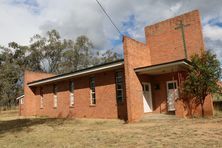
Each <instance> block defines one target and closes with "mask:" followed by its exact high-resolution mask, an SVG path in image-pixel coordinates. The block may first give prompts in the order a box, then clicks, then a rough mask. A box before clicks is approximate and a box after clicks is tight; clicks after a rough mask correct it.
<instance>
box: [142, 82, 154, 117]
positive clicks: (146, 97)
mask: <svg viewBox="0 0 222 148" xmlns="http://www.w3.org/2000/svg"><path fill="white" fill-rule="evenodd" d="M142 88H143V107H144V113H148V112H152V111H153V102H152V94H151V84H150V83H142Z"/></svg>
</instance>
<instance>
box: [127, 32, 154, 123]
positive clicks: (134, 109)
mask: <svg viewBox="0 0 222 148" xmlns="http://www.w3.org/2000/svg"><path fill="white" fill-rule="evenodd" d="M123 47H124V69H125V83H126V100H127V112H128V121H129V122H131V121H135V120H139V119H140V118H141V117H142V116H143V102H142V101H143V99H142V87H141V84H140V81H139V79H138V77H137V75H136V73H135V72H134V68H137V67H141V66H147V65H150V53H149V47H148V46H147V45H146V44H143V43H140V42H138V41H135V40H133V39H131V38H128V37H126V36H125V37H124V42H123Z"/></svg>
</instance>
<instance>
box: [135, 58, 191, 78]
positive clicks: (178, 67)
mask: <svg viewBox="0 0 222 148" xmlns="http://www.w3.org/2000/svg"><path fill="white" fill-rule="evenodd" d="M190 66H191V65H190V61H188V60H186V59H181V60H177V61H172V62H167V63H161V64H157V65H151V66H146V67H140V68H136V69H134V71H135V72H136V73H137V74H148V75H157V74H165V73H170V72H176V71H186V70H187V69H188V67H190Z"/></svg>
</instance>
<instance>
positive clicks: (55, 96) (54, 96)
mask: <svg viewBox="0 0 222 148" xmlns="http://www.w3.org/2000/svg"><path fill="white" fill-rule="evenodd" d="M57 89H58V88H57V85H56V84H54V85H53V107H54V108H57V107H58V96H57Z"/></svg>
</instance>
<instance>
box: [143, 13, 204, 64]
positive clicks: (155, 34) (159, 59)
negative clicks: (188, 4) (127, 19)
mask: <svg viewBox="0 0 222 148" xmlns="http://www.w3.org/2000/svg"><path fill="white" fill-rule="evenodd" d="M180 20H182V21H183V23H184V24H185V25H189V26H187V27H185V29H184V30H185V40H186V46H187V54H188V57H190V56H191V55H193V54H194V53H200V51H201V49H204V42H203V35H202V26H201V18H200V14H199V11H198V10H195V11H192V12H189V13H186V14H183V15H181V16H177V17H175V18H171V19H168V20H165V21H162V22H160V23H157V24H154V25H151V26H147V27H146V28H145V34H146V41H147V44H148V45H149V47H150V55H151V63H152V64H159V63H165V62H169V61H175V60H179V59H184V58H185V54H184V46H183V40H182V35H181V30H180V29H177V30H176V29H175V28H176V26H178V24H179V21H180Z"/></svg>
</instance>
